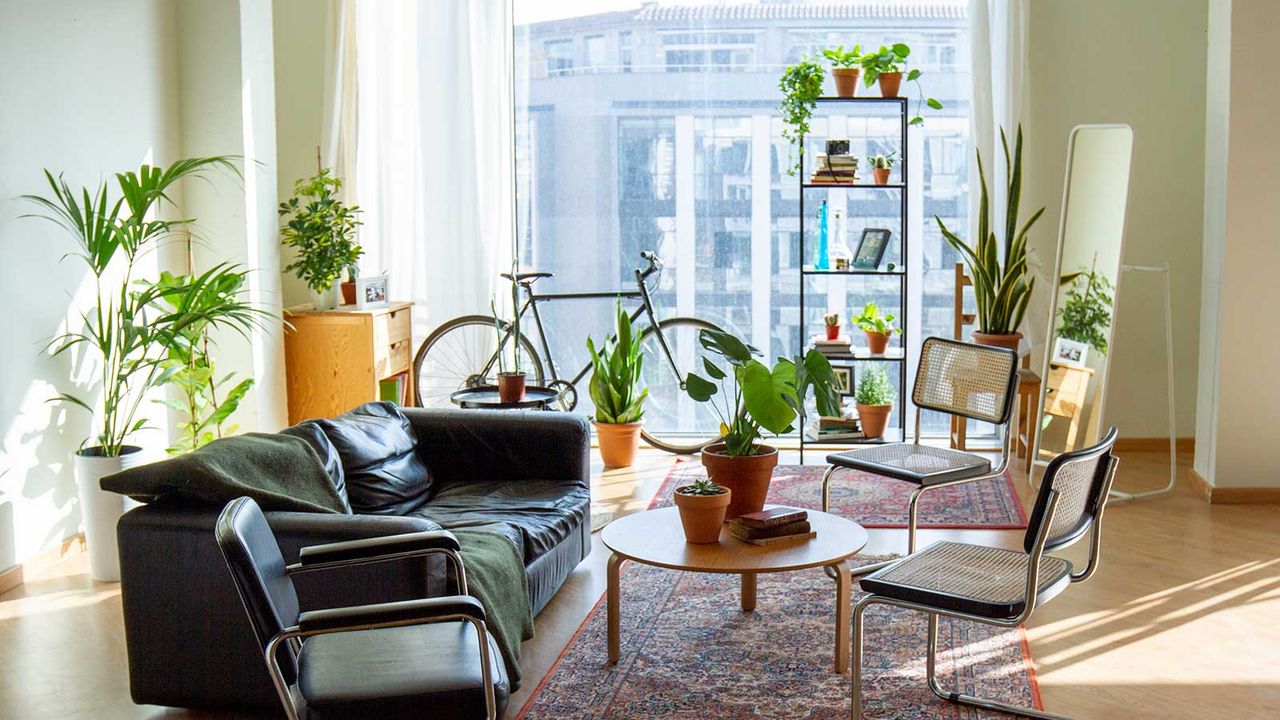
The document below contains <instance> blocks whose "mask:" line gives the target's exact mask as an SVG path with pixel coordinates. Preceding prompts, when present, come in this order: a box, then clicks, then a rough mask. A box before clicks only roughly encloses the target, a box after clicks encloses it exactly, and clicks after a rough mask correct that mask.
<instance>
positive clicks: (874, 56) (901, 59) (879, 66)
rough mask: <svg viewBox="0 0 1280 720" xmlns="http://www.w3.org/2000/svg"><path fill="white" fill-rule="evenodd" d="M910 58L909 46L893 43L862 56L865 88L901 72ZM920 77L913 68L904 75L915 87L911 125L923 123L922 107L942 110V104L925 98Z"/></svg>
mask: <svg viewBox="0 0 1280 720" xmlns="http://www.w3.org/2000/svg"><path fill="white" fill-rule="evenodd" d="M910 56H911V46H910V45H907V44H906V43H894V44H893V45H890V46H888V47H886V46H884V45H881V46H880V49H879V50H877V51H876V52H874V53H867V54H866V55H863V56H862V58H861V60H860V62H861V64H862V75H863V82H864V83H866V85H867V87H871V86H872V85H874V84H875V83H876V81H878V80H879V79H880V76H881V75H884V74H886V73H900V72H903V69H904V68H905V67H906V63H907V58H908V57H910ZM922 75H924V72H922V71H921V70H920V69H919V68H913V69H912V70H911V71H910V72H908V73H907V75H906V80H907V82H909V83H913V84H914V85H915V86H916V112H915V115H914V116H913V117H912V118H911V121H910V124H911V125H920V124H923V123H924V118H923V117H922V116H921V115H920V111H921V110H922V109H923V108H922V105H928V106H929V107H931V108H933V109H934V110H941V109H942V103H941V102H938V100H937V99H936V98H931V97H925V94H924V86H922V85H921V84H920V77H921V76H922Z"/></svg>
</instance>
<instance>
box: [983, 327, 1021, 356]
mask: <svg viewBox="0 0 1280 720" xmlns="http://www.w3.org/2000/svg"><path fill="white" fill-rule="evenodd" d="M973 341H974V342H976V343H978V344H979V345H989V346H991V347H1001V348H1005V349H1007V350H1012V351H1014V352H1018V343H1019V342H1021V341H1022V333H1020V332H1014V333H999V334H991V333H984V332H978V331H977V330H975V331H973Z"/></svg>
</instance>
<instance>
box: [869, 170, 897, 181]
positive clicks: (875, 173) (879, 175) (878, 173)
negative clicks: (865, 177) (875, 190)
mask: <svg viewBox="0 0 1280 720" xmlns="http://www.w3.org/2000/svg"><path fill="white" fill-rule="evenodd" d="M892 174H893V168H871V176H872V177H873V178H875V181H876V184H877V185H888V184H889V176H890V175H892Z"/></svg>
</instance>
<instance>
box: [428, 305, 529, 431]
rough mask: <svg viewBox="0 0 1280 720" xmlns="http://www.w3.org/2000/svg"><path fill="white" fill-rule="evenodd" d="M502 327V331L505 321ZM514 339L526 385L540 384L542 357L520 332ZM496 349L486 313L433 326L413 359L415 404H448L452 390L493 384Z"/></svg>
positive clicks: (434, 405) (489, 318) (490, 323)
mask: <svg viewBox="0 0 1280 720" xmlns="http://www.w3.org/2000/svg"><path fill="white" fill-rule="evenodd" d="M502 328H503V331H504V332H505V331H506V329H507V324H506V323H504V324H503V326H502ZM518 342H519V346H520V361H521V364H522V367H524V370H525V372H526V373H527V374H528V375H529V380H530V384H531V385H542V384H543V376H542V360H541V359H540V358H539V357H538V352H537V351H536V350H534V348H533V343H531V342H529V338H527V337H525V336H524V335H523V334H521V335H520V337H519V340H518ZM497 349H498V333H497V330H496V328H495V327H494V319H493V318H492V317H489V316H487V315H465V316H463V317H458V318H454V319H452V320H450V321H449V322H446V323H445V324H443V325H441V326H440V327H438V328H436V329H435V331H434V332H432V333H431V335H430V336H428V337H427V339H426V340H425V341H424V342H423V343H422V347H420V348H418V354H417V355H416V356H414V358H413V377H414V379H415V380H416V382H415V383H414V386H413V394H414V400H415V402H416V403H417V405H418V407H428V408H431V407H450V405H451V403H450V402H449V396H450V395H452V394H453V393H455V392H457V391H459V390H463V389H465V388H470V387H476V386H479V385H494V384H496V383H497V380H496V378H497V374H498V366H497V362H496V361H494V360H493V358H494V353H495V352H496V351H497ZM486 365H488V366H489V367H488V368H487V370H486Z"/></svg>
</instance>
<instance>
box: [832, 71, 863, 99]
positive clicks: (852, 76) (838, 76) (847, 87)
mask: <svg viewBox="0 0 1280 720" xmlns="http://www.w3.org/2000/svg"><path fill="white" fill-rule="evenodd" d="M860 72H861V70H859V69H858V68H831V78H832V79H833V80H835V81H836V97H843V98H851V97H853V96H854V95H856V94H857V92H858V74H859V73H860Z"/></svg>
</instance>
